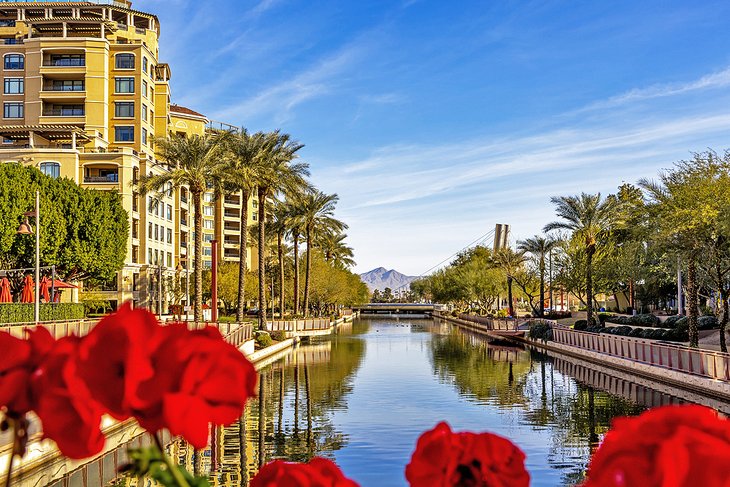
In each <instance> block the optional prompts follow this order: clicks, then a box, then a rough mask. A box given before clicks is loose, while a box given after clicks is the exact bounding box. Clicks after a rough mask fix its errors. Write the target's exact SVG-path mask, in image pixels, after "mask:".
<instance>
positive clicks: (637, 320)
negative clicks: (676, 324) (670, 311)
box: [598, 313, 661, 326]
mask: <svg viewBox="0 0 730 487" xmlns="http://www.w3.org/2000/svg"><path fill="white" fill-rule="evenodd" d="M598 319H599V320H600V321H601V322H602V323H605V322H608V323H614V324H616V325H632V326H659V324H660V323H661V320H660V319H659V317H657V316H654V315H653V314H651V313H644V314H638V315H634V316H621V315H613V314H610V313H599V314H598Z"/></svg>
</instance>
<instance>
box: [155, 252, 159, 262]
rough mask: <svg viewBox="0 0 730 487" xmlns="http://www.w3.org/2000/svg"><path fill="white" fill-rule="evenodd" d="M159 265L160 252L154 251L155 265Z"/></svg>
mask: <svg viewBox="0 0 730 487" xmlns="http://www.w3.org/2000/svg"><path fill="white" fill-rule="evenodd" d="M159 263H160V252H159V251H158V250H157V249H155V264H159Z"/></svg>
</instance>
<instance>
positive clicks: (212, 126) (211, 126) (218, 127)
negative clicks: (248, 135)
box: [205, 120, 241, 133]
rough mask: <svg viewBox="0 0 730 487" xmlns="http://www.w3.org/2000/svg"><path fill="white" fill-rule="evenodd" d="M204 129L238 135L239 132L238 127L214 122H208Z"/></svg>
mask: <svg viewBox="0 0 730 487" xmlns="http://www.w3.org/2000/svg"><path fill="white" fill-rule="evenodd" d="M205 128H206V129H207V130H215V131H224V132H233V133H238V132H239V131H240V130H241V129H240V128H239V127H236V126H235V125H231V124H230V123H225V122H217V121H215V120H211V121H209V122H208V123H207V124H206V125H205Z"/></svg>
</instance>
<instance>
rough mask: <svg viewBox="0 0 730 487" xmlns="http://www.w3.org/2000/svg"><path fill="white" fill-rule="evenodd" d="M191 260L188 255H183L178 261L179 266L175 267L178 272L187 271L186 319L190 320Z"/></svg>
mask: <svg viewBox="0 0 730 487" xmlns="http://www.w3.org/2000/svg"><path fill="white" fill-rule="evenodd" d="M183 262H185V267H184V268H183V266H182V263H183ZM189 264H190V261H189V260H188V258H187V257H181V258H180V261H179V262H178V263H177V267H175V270H176V271H177V272H182V271H183V270H184V271H185V321H187V320H188V309H190V266H189Z"/></svg>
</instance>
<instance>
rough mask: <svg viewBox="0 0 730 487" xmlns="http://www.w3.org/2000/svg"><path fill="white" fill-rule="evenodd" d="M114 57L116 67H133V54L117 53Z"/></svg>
mask: <svg viewBox="0 0 730 487" xmlns="http://www.w3.org/2000/svg"><path fill="white" fill-rule="evenodd" d="M114 59H115V66H116V68H117V69H134V54H126V53H125V54H117V55H116V56H115V57H114Z"/></svg>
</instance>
